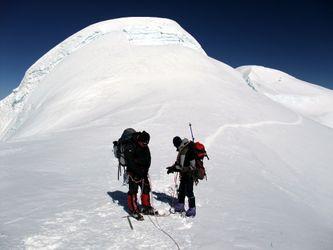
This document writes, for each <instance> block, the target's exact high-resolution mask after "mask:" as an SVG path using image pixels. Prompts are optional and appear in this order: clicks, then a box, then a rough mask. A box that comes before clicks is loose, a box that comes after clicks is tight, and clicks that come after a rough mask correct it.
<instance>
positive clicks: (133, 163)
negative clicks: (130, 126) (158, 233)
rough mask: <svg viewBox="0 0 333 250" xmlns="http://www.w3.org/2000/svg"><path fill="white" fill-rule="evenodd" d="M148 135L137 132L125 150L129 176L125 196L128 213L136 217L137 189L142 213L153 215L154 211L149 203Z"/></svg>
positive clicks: (144, 132) (137, 210) (138, 213)
mask: <svg viewBox="0 0 333 250" xmlns="http://www.w3.org/2000/svg"><path fill="white" fill-rule="evenodd" d="M149 140H150V135H149V134H148V133H147V132H146V131H143V132H138V133H136V134H135V135H134V136H133V137H132V141H131V143H129V144H128V145H127V146H126V148H125V152H124V155H125V159H126V162H127V174H128V176H129V179H128V184H129V191H128V193H127V194H128V195H127V202H128V208H129V210H130V212H131V213H132V214H133V215H135V216H137V217H142V215H140V210H139V208H138V203H137V193H138V188H139V186H140V188H141V193H142V194H141V204H142V206H143V208H142V211H141V212H142V213H144V214H154V209H153V207H152V206H151V203H150V191H151V188H150V184H149V179H148V171H149V167H150V163H151V156H150V151H149V147H148V143H149Z"/></svg>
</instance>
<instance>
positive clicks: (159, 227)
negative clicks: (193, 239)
mask: <svg viewBox="0 0 333 250" xmlns="http://www.w3.org/2000/svg"><path fill="white" fill-rule="evenodd" d="M148 218H149V220H150V221H151V223H153V225H154V227H156V228H157V229H158V230H160V231H161V232H162V233H164V234H165V235H166V236H168V237H169V238H170V239H171V240H172V241H173V242H174V243H175V245H176V246H177V249H178V250H180V246H179V244H178V243H177V241H176V240H175V239H174V238H173V237H172V236H171V235H170V234H169V233H168V232H166V231H165V230H163V228H161V226H160V225H159V224H158V220H157V218H156V217H155V219H156V223H157V224H156V223H154V221H153V220H152V218H151V217H150V215H148Z"/></svg>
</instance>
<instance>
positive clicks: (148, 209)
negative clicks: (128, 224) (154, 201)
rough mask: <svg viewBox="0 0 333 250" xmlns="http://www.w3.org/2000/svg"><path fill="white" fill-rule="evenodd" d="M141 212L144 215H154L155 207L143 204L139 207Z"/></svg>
mask: <svg viewBox="0 0 333 250" xmlns="http://www.w3.org/2000/svg"><path fill="white" fill-rule="evenodd" d="M141 213H143V214H145V215H155V209H154V208H153V207H152V206H144V207H143V208H142V209H141Z"/></svg>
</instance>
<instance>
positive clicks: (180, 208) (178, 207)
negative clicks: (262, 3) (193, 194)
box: [175, 202, 185, 213]
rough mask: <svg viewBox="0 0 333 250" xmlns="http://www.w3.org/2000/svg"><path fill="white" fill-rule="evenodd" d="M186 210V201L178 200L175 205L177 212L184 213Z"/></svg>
mask: <svg viewBox="0 0 333 250" xmlns="http://www.w3.org/2000/svg"><path fill="white" fill-rule="evenodd" d="M184 211H185V207H184V203H179V202H177V203H176V205H175V212H176V213H182V212H184Z"/></svg>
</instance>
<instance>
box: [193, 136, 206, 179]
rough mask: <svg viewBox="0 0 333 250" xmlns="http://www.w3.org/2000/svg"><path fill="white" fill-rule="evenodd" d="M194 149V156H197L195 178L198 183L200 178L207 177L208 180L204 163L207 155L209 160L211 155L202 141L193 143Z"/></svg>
mask: <svg viewBox="0 0 333 250" xmlns="http://www.w3.org/2000/svg"><path fill="white" fill-rule="evenodd" d="M193 151H194V158H195V167H196V168H195V171H194V180H195V182H196V183H198V181H199V180H203V179H206V180H207V174H206V169H205V167H204V165H203V159H204V158H205V157H207V159H208V160H209V157H208V155H207V152H206V149H205V146H204V145H203V144H202V143H201V142H194V143H193Z"/></svg>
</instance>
